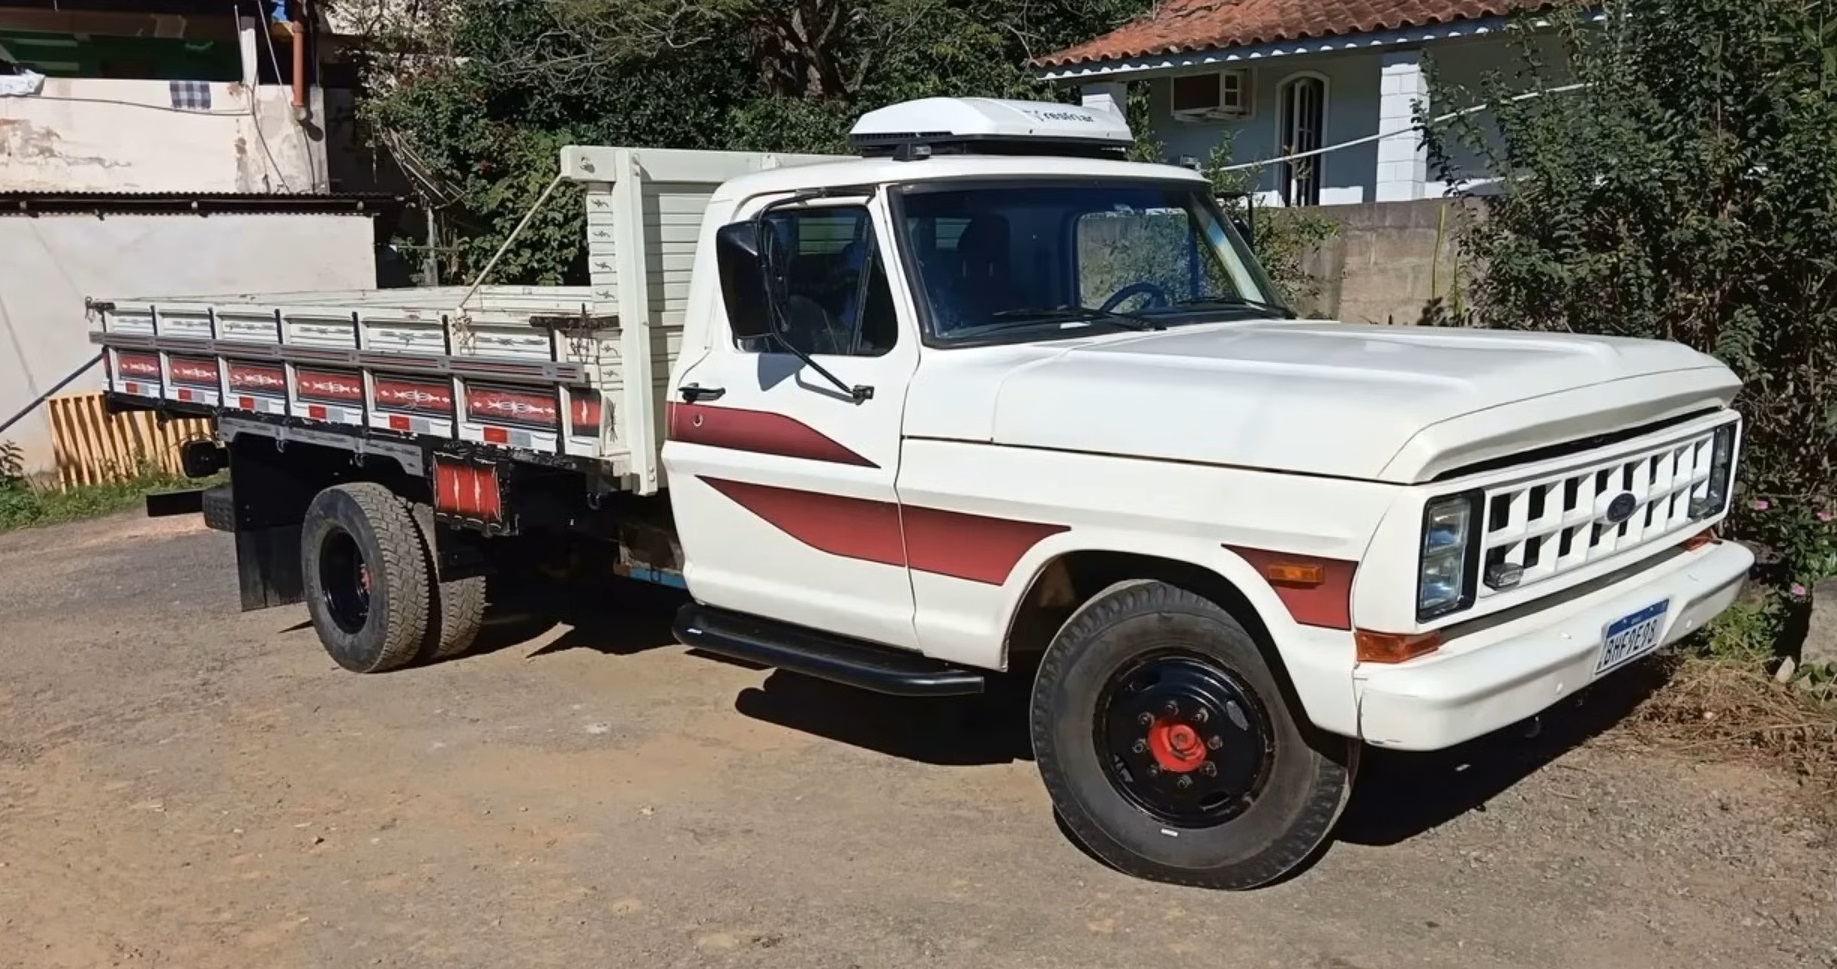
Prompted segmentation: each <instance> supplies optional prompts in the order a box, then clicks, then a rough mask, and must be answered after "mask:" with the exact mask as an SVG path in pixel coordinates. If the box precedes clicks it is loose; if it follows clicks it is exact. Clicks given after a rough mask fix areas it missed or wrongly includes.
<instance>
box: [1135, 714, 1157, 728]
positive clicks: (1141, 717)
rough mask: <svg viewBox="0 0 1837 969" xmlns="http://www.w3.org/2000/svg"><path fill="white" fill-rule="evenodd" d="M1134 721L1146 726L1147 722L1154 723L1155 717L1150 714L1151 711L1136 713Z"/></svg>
mask: <svg viewBox="0 0 1837 969" xmlns="http://www.w3.org/2000/svg"><path fill="white" fill-rule="evenodd" d="M1135 722H1136V723H1139V724H1141V725H1142V726H1144V727H1146V726H1148V725H1149V724H1151V723H1154V722H1155V718H1154V714H1152V713H1142V714H1138V715H1137V716H1136V718H1135Z"/></svg>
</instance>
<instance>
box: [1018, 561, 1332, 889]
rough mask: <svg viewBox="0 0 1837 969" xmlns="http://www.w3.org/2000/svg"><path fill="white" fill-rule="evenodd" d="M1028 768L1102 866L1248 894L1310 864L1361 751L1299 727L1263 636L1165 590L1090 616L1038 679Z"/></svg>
mask: <svg viewBox="0 0 1837 969" xmlns="http://www.w3.org/2000/svg"><path fill="white" fill-rule="evenodd" d="M1030 721H1031V722H1030V728H1031V733H1032V738H1033V748H1034V757H1035V760H1036V761H1037V763H1038V764H1039V768H1040V776H1041V778H1042V779H1043V780H1044V781H1045V784H1046V789H1047V792H1048V793H1049V794H1050V795H1051V797H1052V801H1053V806H1054V807H1055V808H1056V809H1057V810H1058V812H1059V815H1060V816H1061V817H1062V818H1063V819H1064V821H1065V824H1066V826H1067V827H1068V828H1069V829H1070V830H1071V831H1072V833H1073V834H1074V835H1075V836H1076V837H1077V838H1078V839H1079V840H1080V841H1082V842H1083V843H1084V845H1085V847H1086V848H1088V849H1089V850H1090V851H1091V852H1092V853H1093V854H1095V855H1096V856H1097V857H1098V858H1100V859H1102V860H1103V861H1105V862H1107V863H1108V864H1110V865H1112V866H1114V867H1116V868H1117V869H1119V870H1121V871H1123V872H1126V873H1128V874H1131V875H1135V876H1138V877H1141V878H1148V879H1153V880H1156V881H1165V882H1173V883H1176V884H1183V885H1194V886H1198V887H1202V888H1218V889H1233V890H1238V889H1248V888H1255V887H1257V886H1259V885H1264V884H1267V883H1269V882H1271V881H1274V880H1276V879H1278V878H1280V877H1282V876H1283V875H1284V874H1286V873H1288V872H1289V871H1291V870H1293V869H1294V868H1296V867H1297V866H1299V865H1301V864H1302V863H1303V862H1305V861H1306V860H1307V859H1308V858H1309V857H1310V856H1311V855H1312V854H1313V852H1314V850H1315V849H1316V848H1317V847H1319V845H1320V844H1321V842H1322V841H1324V840H1325V839H1326V837H1327V835H1328V834H1329V833H1330V832H1331V831H1332V828H1333V825H1334V822H1335V821H1337V820H1338V818H1339V815H1340V812H1341V811H1342V810H1344V808H1345V806H1346V801H1347V798H1348V796H1349V795H1350V793H1351V790H1352V780H1353V776H1354V774H1355V772H1356V769H1357V763H1358V744H1357V742H1356V741H1353V740H1351V739H1348V738H1343V737H1334V736H1330V735H1325V734H1323V733H1321V732H1320V731H1318V730H1316V729H1314V728H1313V727H1312V726H1311V725H1308V724H1304V723H1301V722H1299V721H1298V720H1297V719H1296V716H1295V715H1294V713H1293V712H1292V711H1291V710H1290V707H1289V704H1288V702H1287V701H1286V700H1285V699H1284V695H1283V690H1282V687H1281V684H1280V682H1279V681H1278V679H1277V677H1276V675H1275V673H1274V671H1272V670H1271V668H1270V666H1269V664H1268V663H1267V662H1266V661H1265V660H1264V658H1263V655H1262V652H1261V650H1259V649H1258V648H1257V644H1256V642H1255V640H1254V639H1252V637H1251V636H1250V634H1249V633H1248V632H1246V631H1245V630H1244V628H1243V626H1242V625H1241V624H1239V623H1238V621H1237V620H1236V619H1234V618H1233V617H1232V616H1231V614H1230V613H1228V612H1226V611H1225V610H1224V609H1222V608H1220V607H1219V606H1218V605H1217V604H1215V603H1213V602H1211V601H1209V600H1207V599H1204V598H1202V597H1200V596H1197V595H1195V594H1193V593H1191V592H1187V591H1186V590H1184V589H1180V588H1177V587H1175V586H1171V585H1168V584H1166V583H1162V582H1154V581H1143V580H1137V581H1133V582H1125V583H1118V584H1117V585H1114V586H1111V587H1110V588H1109V589H1106V590H1104V591H1103V592H1101V593H1099V594H1098V595H1097V596H1096V597H1094V598H1093V599H1091V600H1090V601H1089V602H1087V603H1086V604H1085V605H1084V606H1082V607H1081V608H1080V609H1079V610H1078V611H1077V612H1076V613H1074V614H1073V615H1072V617H1071V618H1070V619H1069V620H1067V622H1066V624H1065V626H1064V627H1063V628H1062V629H1060V630H1059V633H1058V635H1057V636H1055V637H1054V639H1053V642H1052V644H1051V645H1050V646H1049V647H1048V648H1047V650H1046V654H1045V656H1044V657H1043V658H1042V660H1041V663H1040V670H1039V674H1038V677H1037V678H1036V679H1035V682H1034V689H1033V698H1032V706H1031V717H1030Z"/></svg>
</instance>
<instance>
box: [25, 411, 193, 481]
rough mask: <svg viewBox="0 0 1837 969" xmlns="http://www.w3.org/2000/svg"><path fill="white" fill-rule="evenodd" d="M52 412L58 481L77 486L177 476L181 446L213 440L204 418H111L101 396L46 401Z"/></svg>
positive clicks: (136, 413) (144, 414)
mask: <svg viewBox="0 0 1837 969" xmlns="http://www.w3.org/2000/svg"><path fill="white" fill-rule="evenodd" d="M45 406H46V408H47V409H48V410H49V411H50V414H51V448H52V453H53V454H54V455H55V456H56V460H57V479H58V483H59V484H60V485H61V486H63V487H65V488H70V487H74V486H77V485H91V484H103V483H106V482H110V481H125V480H128V479H129V478H132V477H134V476H135V475H137V474H140V473H141V472H143V471H163V472H165V473H166V474H172V475H176V474H179V473H180V472H179V445H181V444H183V443H185V442H186V441H189V440H192V439H194V438H200V437H209V436H210V433H211V429H210V421H207V420H204V419H203V418H196V417H192V418H185V419H182V420H167V421H161V420H160V419H159V417H158V416H157V415H155V414H151V413H148V412H146V411H134V412H132V413H127V414H110V413H108V411H107V410H106V409H105V408H104V407H103V404H102V395H101V394H64V395H61V396H58V397H53V398H51V399H50V400H47V401H45Z"/></svg>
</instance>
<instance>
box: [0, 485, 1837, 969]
mask: <svg viewBox="0 0 1837 969" xmlns="http://www.w3.org/2000/svg"><path fill="white" fill-rule="evenodd" d="M614 598H616V600H617V608H616V610H615V613H616V616H617V618H616V619H614V620H610V621H597V622H584V623H582V624H580V625H578V626H566V625H564V626H560V627H556V628H553V629H550V630H548V631H546V632H543V633H541V634H540V635H537V636H535V637H534V638H531V639H526V640H525V641H522V642H507V643H505V644H500V645H501V648H497V649H495V650H494V651H490V652H487V653H485V654H483V655H478V656H474V657H470V658H467V659H463V660H460V661H457V662H451V663H446V664H441V665H438V666H433V667H426V668H420V669H411V670H406V671H402V672H399V673H394V674H389V675H383V676H370V677H361V676H354V675H351V674H347V673H343V672H341V671H339V670H337V669H336V668H335V667H334V666H333V665H332V663H331V661H330V660H329V659H327V658H326V657H325V656H324V654H323V653H322V652H320V650H319V648H318V646H317V644H316V642H315V640H314V638H313V636H312V633H311V631H310V629H307V628H305V625H304V618H305V613H304V610H303V609H301V608H299V607H291V608H285V609H277V610H270V611H266V612H258V613H249V614H241V613H238V612H237V610H236V601H235V591H234V579H233V573H232V551H231V543H230V540H229V539H228V538H227V537H226V536H223V535H219V534H215V533H209V532H202V531H199V530H197V529H196V528H195V526H193V525H192V524H190V523H189V522H173V521H171V520H160V521H147V520H143V519H136V518H132V517H127V518H116V519H110V520H105V521H99V522H91V523H87V524H82V525H74V526H64V527H59V528H55V529H43V530H34V531H28V532H21V533H15V534H11V535H4V536H0V966H6V967H14V966H20V967H26V966H29V967H34V969H36V967H41V966H42V967H82V969H91V967H98V966H148V967H163V966H171V967H183V969H210V967H236V969H245V967H249V966H261V967H276V969H283V967H293V966H334V967H345V966H428V967H441V969H459V967H472V966H478V967H492V969H498V967H503V966H517V967H543V966H567V967H585V966H609V967H610V966H627V965H644V966H647V967H665V966H702V965H709V966H799V967H811V969H823V967H836V969H853V967H880V966H887V967H895V966H910V965H918V964H923V965H928V966H942V967H990V966H1041V967H1048V966H1050V967H1055V969H1057V967H1080V966H1092V967H1106V969H1109V967H1115V966H1120V965H1156V964H1167V962H1168V961H1169V960H1175V961H1178V962H1181V963H1190V962H1193V961H1196V960H1204V962H1205V964H1209V965H1220V966H1258V967H1264V966H1267V967H1317V969H1390V967H1408V966H1447V967H1458V969H1486V967H1506V966H1525V967H1552V966H1597V965H1599V966H1607V965H1612V966H1615V967H1619V969H1640V967H1675V966H1680V965H1686V964H1688V965H1691V966H1693V967H1698V969H1701V967H1714V966H1728V967H1732V969H1735V967H1738V969H1758V967H1769V966H1794V965H1800V966H1819V967H1837V857H1834V855H1837V852H1834V850H1833V846H1834V841H1833V832H1831V831H1830V830H1829V829H1828V828H1827V827H1824V826H1822V825H1821V824H1819V823H1818V822H1815V821H1814V820H1812V818H1811V816H1810V815H1809V814H1808V813H1807V811H1806V810H1805V805H1804V803H1803V800H1804V799H1803V798H1802V797H1801V796H1800V795H1799V792H1798V790H1797V789H1796V787H1795V785H1794V784H1793V783H1792V781H1791V780H1790V779H1789V778H1784V777H1781V776H1779V775H1776V774H1770V773H1766V772H1763V771H1761V770H1759V769H1756V768H1752V767H1746V766H1739V765H1727V764H1698V763H1691V762H1688V761H1684V760H1680V759H1677V758H1676V757H1674V756H1671V755H1667V754H1660V753H1656V752H1643V751H1639V750H1634V749H1627V748H1626V747H1625V745H1622V744H1612V745H1607V744H1599V743H1590V742H1588V741H1587V738H1589V737H1591V736H1592V735H1594V734H1595V733H1597V732H1598V731H1600V730H1603V729H1607V728H1608V727H1609V726H1610V725H1611V724H1612V722H1613V721H1614V720H1615V719H1616V718H1617V717H1618V715H1619V714H1620V713H1621V712H1622V710H1623V708H1624V707H1623V704H1622V701H1619V700H1615V699H1613V698H1604V697H1593V698H1589V700H1588V702H1586V703H1584V704H1583V705H1582V706H1581V707H1580V708H1579V709H1576V710H1570V711H1565V712H1564V713H1563V714H1561V715H1560V716H1553V717H1550V718H1546V721H1545V723H1544V728H1543V730H1542V732H1541V733H1540V734H1539V735H1538V736H1536V737H1535V738H1534V739H1527V738H1526V737H1524V736H1523V734H1522V733H1515V734H1514V735H1512V736H1501V737H1495V738H1489V739H1487V740H1485V741H1481V742H1477V743H1475V744H1472V745H1469V746H1467V747H1465V748H1463V749H1460V750H1457V751H1452V752H1447V753H1445V754H1440V755H1435V756H1424V757H1403V756H1390V757H1385V756H1377V755H1374V756H1372V757H1370V758H1368V759H1367V762H1366V765H1365V776H1364V777H1363V778H1362V786H1361V789H1360V791H1359V793H1358V794H1357V795H1356V796H1355V798H1354V801H1353V804H1352V807H1351V808H1350V810H1349V812H1348V815H1347V817H1346V819H1345V821H1344V822H1343V823H1342V825H1341V830H1340V832H1339V838H1338V840H1337V841H1336V842H1335V843H1334V844H1333V845H1332V846H1331V847H1330V848H1329V850H1327V851H1326V853H1325V854H1324V855H1323V856H1322V857H1321V858H1320V859H1319V860H1318V862H1317V863H1316V864H1315V865H1313V866H1312V867H1311V868H1309V869H1308V870H1306V871H1305V872H1303V873H1301V874H1299V875H1297V876H1296V877H1293V878H1291V879H1289V880H1287V881H1285V882H1283V883H1281V884H1278V885H1276V886H1274V887H1272V888H1268V889H1265V890H1263V891H1259V892H1254V893H1249V894H1239V895H1227V894H1214V893H1206V892H1201V891H1195V890H1189V889H1179V888H1171V887H1166V886H1160V885H1152V884H1146V883H1142V882H1137V881H1134V880H1131V879H1129V878H1126V877H1123V876H1121V875H1117V874H1115V873H1113V872H1110V871H1108V870H1106V869H1104V868H1103V867H1101V866H1099V865H1098V864H1097V863H1095V862H1093V861H1092V860H1090V859H1089V858H1088V857H1086V856H1085V855H1084V854H1083V853H1082V852H1080V851H1079V849H1078V848H1077V847H1075V846H1074V845H1073V844H1072V843H1070V842H1069V841H1068V840H1067V839H1066V838H1065V836H1064V835H1063V834H1062V833H1061V832H1060V831H1059V829H1058V828H1057V827H1056V826H1055V825H1054V823H1053V818H1052V814H1051V811H1050V808H1049V806H1048V804H1047V802H1046V799H1045V796H1044V794H1043V793H1042V792H1041V790H1040V787H1039V784H1038V780H1037V778H1036V776H1035V773H1034V770H1033V766H1032V764H1031V763H1029V762H1028V761H1027V760H1026V751H1025V745H1024V741H1022V740H1020V739H1019V737H1018V736H1017V735H1016V733H1015V731H1014V730H1013V729H1012V728H1011V725H1001V724H995V725H987V724H985V725H984V726H981V727H970V726H968V725H967V724H969V723H971V722H972V721H970V720H969V719H968V718H965V717H963V716H961V713H962V709H963V708H962V707H961V706H960V705H956V704H946V703H935V702H910V701H896V700H886V699H881V698H878V697H870V696H865V695H859V694H854V693H850V692H848V691H846V690H844V689H841V688H832V687H830V686H828V685H826V684H820V683H815V682H811V681H807V680H801V679H798V678H795V677H790V676H786V675H783V674H771V673H766V672H761V671H755V670H749V669H746V668H743V667H740V666H736V665H733V664H728V663H722V662H717V661H715V660H711V659H708V658H704V657H699V656H695V655H692V654H689V653H687V652H686V651H684V650H683V649H681V648H680V647H677V646H674V645H671V644H670V641H669V635H668V617H669V613H670V609H671V607H672V606H673V605H674V604H675V603H674V601H673V600H671V599H670V598H669V597H668V596H667V595H665V594H662V593H657V592H647V591H645V590H641V589H636V588H621V589H619V590H617V591H616V594H615V596H614ZM499 638H500V639H504V640H507V641H508V640H514V639H515V637H512V636H509V635H504V636H500V637H499Z"/></svg>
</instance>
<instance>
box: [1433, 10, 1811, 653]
mask: <svg viewBox="0 0 1837 969" xmlns="http://www.w3.org/2000/svg"><path fill="white" fill-rule="evenodd" d="M1579 9H1580V8H1577V9H1572V10H1571V11H1570V12H1569V13H1566V14H1564V13H1558V12H1552V13H1549V14H1547V15H1546V16H1548V17H1550V18H1552V19H1554V20H1555V21H1556V31H1557V33H1558V35H1559V36H1560V39H1561V41H1562V43H1561V49H1562V54H1561V56H1560V57H1559V58H1558V59H1557V60H1558V62H1555V63H1545V61H1544V60H1543V59H1542V58H1541V56H1540V55H1539V54H1538V53H1537V50H1538V48H1537V47H1536V46H1535V45H1533V44H1531V43H1525V44H1523V45H1522V47H1521V50H1522V55H1521V56H1520V57H1519V58H1518V59H1517V63H1515V64H1513V65H1509V66H1507V67H1506V68H1504V69H1502V70H1500V71H1497V72H1495V73H1494V74H1492V75H1491V76H1489V77H1488V78H1486V80H1485V82H1484V83H1483V84H1481V85H1480V86H1479V88H1478V89H1476V90H1472V91H1451V90H1450V89H1447V88H1438V100H1437V103H1436V104H1435V105H1434V111H1435V112H1437V113H1441V112H1445V111H1450V110H1455V109H1459V108H1461V107H1463V106H1465V105H1467V104H1472V103H1478V102H1482V101H1483V102H1486V103H1487V104H1490V105H1491V108H1490V110H1488V111H1486V112H1478V113H1473V114H1469V115H1465V116H1463V117H1461V118H1459V119H1456V120H1454V121H1451V122H1448V123H1446V124H1442V125H1434V126H1431V129H1430V134H1429V145H1430V151H1431V157H1432V159H1433V161H1434V163H1435V166H1436V167H1437V168H1438V169H1439V170H1440V174H1441V177H1443V178H1446V179H1449V180H1459V179H1462V178H1466V177H1477V176H1492V177H1496V178H1497V179H1498V180H1499V181H1498V183H1497V192H1498V194H1496V195H1488V196H1483V197H1481V198H1480V201H1479V206H1480V210H1481V211H1480V213H1479V214H1480V216H1481V217H1479V218H1475V219H1472V220H1470V221H1468V222H1467V223H1465V225H1464V226H1463V227H1462V232H1461V237H1460V244H1461V251H1462V255H1463V259H1464V260H1466V261H1467V263H1468V264H1469V266H1471V267H1480V271H1478V272H1476V278H1474V279H1473V280H1472V281H1471V283H1470V284H1469V286H1468V288H1467V291H1466V293H1465V299H1466V306H1465V308H1464V310H1465V311H1464V312H1463V313H1462V314H1460V318H1459V319H1458V320H1455V322H1472V323H1479V324H1481V325H1486V326H1493V327H1507V328H1517V329H1530V330H1556V331H1564V332H1570V331H1573V332H1582V333H1597V334H1610V335H1620V336H1636V337H1656V338H1663V339H1671V340H1678V341H1681V342H1683V343H1686V344H1689V345H1690V346H1693V347H1696V348H1697V349H1700V350H1703V351H1705V352H1708V353H1710V354H1713V355H1714V356H1716V357H1718V358H1719V359H1721V360H1722V361H1723V362H1725V363H1727V364H1728V365H1729V366H1730V367H1731V368H1733V369H1734V370H1735V372H1736V373H1737V374H1739V375H1740V376H1741V378H1742V379H1743V381H1745V388H1744V389H1743V391H1742V393H1741V395H1740V397H1739V399H1738V400H1737V402H1736V406H1737V407H1738V408H1739V409H1740V410H1741V413H1742V415H1743V417H1744V418H1745V430H1744V432H1743V433H1744V445H1743V450H1742V456H1741V469H1740V475H1739V479H1740V482H1739V486H1738V492H1737V493H1738V500H1737V502H1736V504H1735V508H1734V511H1733V514H1732V516H1731V519H1730V523H1729V530H1730V532H1731V534H1732V535H1733V536H1734V537H1737V538H1739V539H1741V540H1743V541H1747V542H1750V543H1753V544H1755V545H1758V546H1762V547H1763V551H1764V552H1765V553H1766V554H1765V556H1764V557H1765V559H1766V560H1767V561H1768V562H1769V563H1770V565H1769V567H1768V568H1767V569H1765V570H1763V572H1762V575H1763V577H1764V578H1765V580H1766V581H1768V582H1769V583H1770V584H1772V585H1773V586H1774V587H1775V588H1778V589H1781V590H1785V589H1788V588H1789V587H1791V586H1792V585H1793V584H1795V583H1797V584H1799V585H1801V586H1809V585H1810V584H1811V583H1812V582H1813V581H1815V580H1817V579H1819V578H1823V577H1826V576H1830V575H1832V574H1837V528H1834V527H1833V523H1832V517H1833V515H1832V512H1833V511H1837V501H1834V495H1833V489H1834V488H1837V379H1833V374H1837V246H1833V245H1832V240H1833V239H1837V16H1832V15H1831V13H1830V8H1829V5H1828V4H1819V3H1810V2H1806V0H1662V2H1661V0H1626V2H1621V3H1615V4H1609V5H1607V6H1605V7H1592V8H1589V10H1590V11H1591V12H1590V13H1588V14H1584V13H1580V12H1577V10H1579ZM1570 83H1581V84H1583V85H1585V87H1583V88H1581V89H1579V90H1573V91H1567V92H1560V93H1553V92H1551V88H1552V87H1555V86H1560V85H1566V84H1570ZM1526 90H1529V91H1531V92H1536V93H1538V94H1540V95H1541V96H1534V97H1525V98H1517V99H1514V97H1513V95H1515V94H1517V93H1518V92H1521V91H1526ZM1450 95H1451V96H1450ZM1451 102H1452V103H1451ZM1487 118H1490V119H1491V120H1490V121H1483V120H1482V119H1487ZM1456 144H1462V145H1465V146H1467V147H1469V148H1471V149H1474V150H1475V151H1477V152H1478V153H1479V154H1480V156H1481V157H1483V158H1484V159H1485V169H1486V170H1485V171H1462V170H1460V169H1458V168H1457V167H1456V166H1455V165H1454V164H1452V163H1451V162H1450V160H1449V158H1450V152H1449V151H1448V149H1449V148H1450V147H1452V146H1453V145H1456ZM1444 321H1447V320H1444ZM1731 621H1732V622H1733V620H1731ZM1743 621H1746V620H1743ZM1731 634H1732V633H1731ZM1743 635H1745V633H1744V634H1743Z"/></svg>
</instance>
